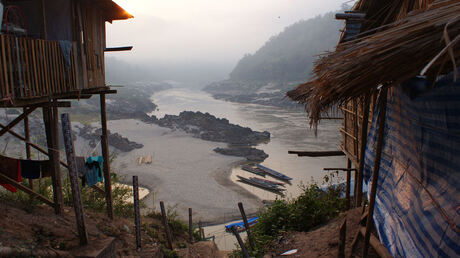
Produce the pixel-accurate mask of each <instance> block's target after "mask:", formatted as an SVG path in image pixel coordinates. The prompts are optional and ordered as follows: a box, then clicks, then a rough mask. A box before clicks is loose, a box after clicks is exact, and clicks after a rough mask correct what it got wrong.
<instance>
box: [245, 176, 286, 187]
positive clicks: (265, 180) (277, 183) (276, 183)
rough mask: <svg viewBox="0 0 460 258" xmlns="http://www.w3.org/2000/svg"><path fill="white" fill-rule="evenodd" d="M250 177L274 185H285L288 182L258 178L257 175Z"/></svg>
mask: <svg viewBox="0 0 460 258" xmlns="http://www.w3.org/2000/svg"><path fill="white" fill-rule="evenodd" d="M249 179H251V180H254V181H260V182H263V183H266V184H271V185H274V186H284V185H285V184H286V183H282V182H276V181H272V180H267V179H263V178H257V177H250V178H249Z"/></svg>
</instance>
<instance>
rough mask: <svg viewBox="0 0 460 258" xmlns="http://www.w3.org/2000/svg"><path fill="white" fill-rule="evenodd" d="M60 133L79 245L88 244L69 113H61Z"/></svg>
mask: <svg viewBox="0 0 460 258" xmlns="http://www.w3.org/2000/svg"><path fill="white" fill-rule="evenodd" d="M61 123H62V134H63V135H64V145H65V152H66V156H67V164H69V176H70V183H71V184H70V185H71V187H72V196H73V204H74V209H75V219H76V221H77V230H78V236H79V238H80V245H86V244H88V233H87V232H86V225H85V216H84V213H83V206H82V202H81V196H80V184H79V182H78V175H77V173H78V172H77V164H76V162H75V149H74V146H73V141H72V126H71V124H70V118H69V114H67V113H64V114H62V115H61Z"/></svg>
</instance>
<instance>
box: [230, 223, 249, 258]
mask: <svg viewBox="0 0 460 258" xmlns="http://www.w3.org/2000/svg"><path fill="white" fill-rule="evenodd" d="M230 230H231V231H232V233H233V235H235V237H236V240H237V241H238V244H239V245H240V247H241V251H242V252H243V256H244V257H245V258H249V253H248V249H246V246H245V245H244V243H243V240H242V239H241V236H240V234H239V233H238V231H237V230H236V228H235V227H231V229H230Z"/></svg>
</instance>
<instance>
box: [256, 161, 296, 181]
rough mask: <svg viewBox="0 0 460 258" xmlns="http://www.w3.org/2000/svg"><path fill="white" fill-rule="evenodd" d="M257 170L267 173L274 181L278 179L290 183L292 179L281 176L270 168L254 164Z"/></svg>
mask: <svg viewBox="0 0 460 258" xmlns="http://www.w3.org/2000/svg"><path fill="white" fill-rule="evenodd" d="M256 166H257V168H260V169H261V170H263V171H264V172H265V173H267V174H268V175H269V176H272V177H274V178H276V179H280V180H284V181H291V180H292V178H291V177H288V176H286V175H284V174H281V173H280V172H278V171H275V170H273V169H271V168H267V167H265V166H262V165H260V164H256Z"/></svg>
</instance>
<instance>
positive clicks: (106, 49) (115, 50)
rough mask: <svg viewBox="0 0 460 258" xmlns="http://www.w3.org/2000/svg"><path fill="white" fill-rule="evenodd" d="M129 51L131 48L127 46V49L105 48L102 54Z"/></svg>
mask: <svg viewBox="0 0 460 258" xmlns="http://www.w3.org/2000/svg"><path fill="white" fill-rule="evenodd" d="M131 49H133V46H127V47H106V48H104V52H119V51H130V50H131Z"/></svg>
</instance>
